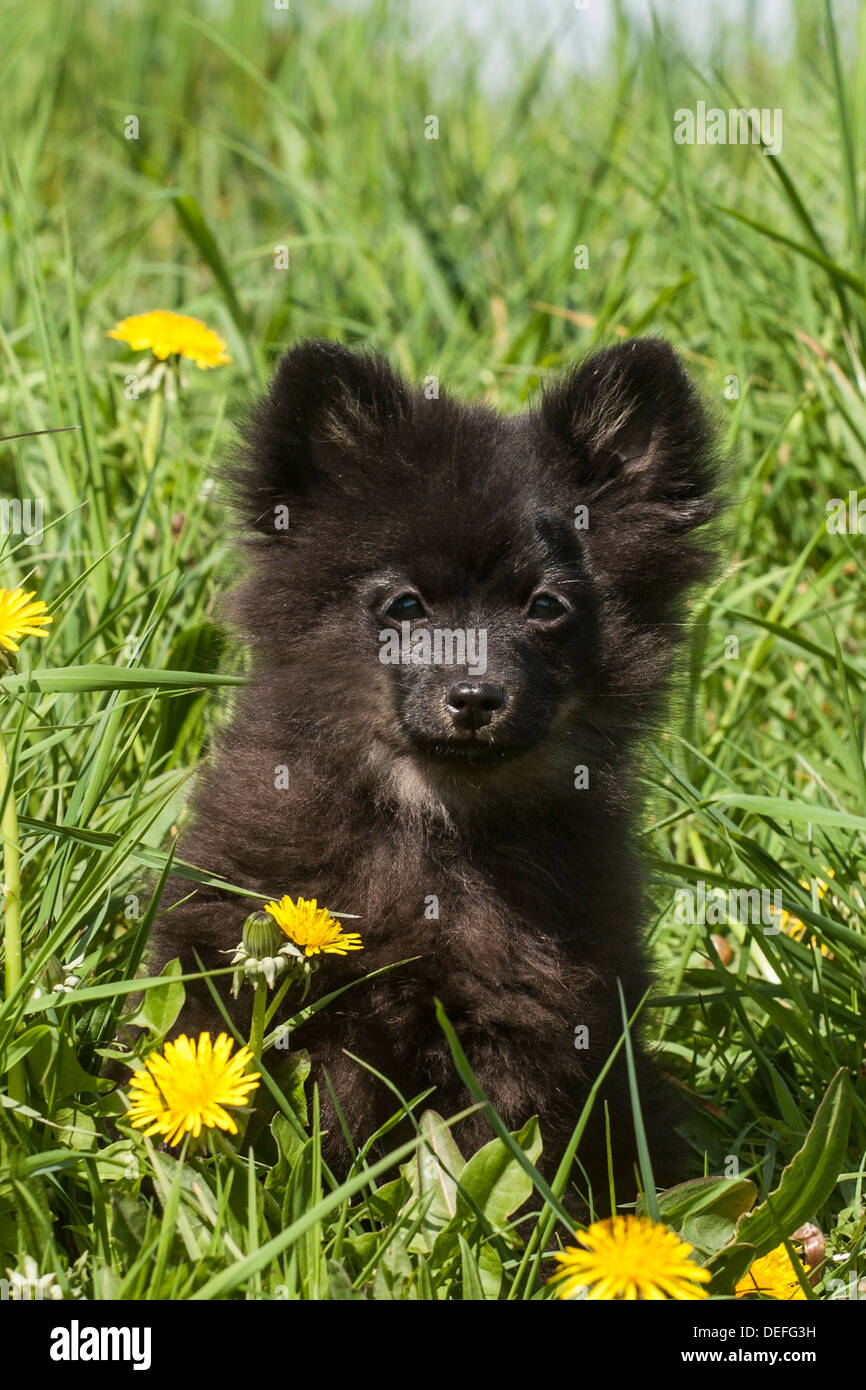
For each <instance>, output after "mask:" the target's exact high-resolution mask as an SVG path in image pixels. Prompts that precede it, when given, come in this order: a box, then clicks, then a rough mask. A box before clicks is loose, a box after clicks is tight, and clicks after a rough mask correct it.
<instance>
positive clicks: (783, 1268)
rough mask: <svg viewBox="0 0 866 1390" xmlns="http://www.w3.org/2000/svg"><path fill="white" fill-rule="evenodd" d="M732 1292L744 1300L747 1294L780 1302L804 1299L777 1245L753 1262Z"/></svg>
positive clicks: (784, 1255)
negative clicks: (760, 1295)
mask: <svg viewBox="0 0 866 1390" xmlns="http://www.w3.org/2000/svg"><path fill="white" fill-rule="evenodd" d="M734 1292H735V1293H736V1295H737V1298H745V1296H746V1295H747V1294H763V1296H764V1298H775V1299H778V1300H779V1301H780V1302H784V1301H787V1300H790V1299H796V1298H803V1299H805V1297H806V1295H805V1294H804V1292H803V1288H802V1285H801V1284H800V1281H799V1280H798V1278H797V1275H796V1273H795V1271H794V1266H793V1265H792V1264H791V1259H790V1256H789V1254H788V1252H787V1250H786V1249H785V1247H784V1245H777V1246H776V1249H775V1250H771V1251H770V1253H769V1254H768V1255H761V1257H760V1259H757V1260H753V1261H752V1263H751V1265H750V1266H749V1268H748V1270H747V1271H746V1273H745V1274H744V1275H743V1277H742V1279H740V1280H739V1281H738V1282H737V1286H736V1288H735V1290H734Z"/></svg>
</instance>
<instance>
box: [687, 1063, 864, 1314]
mask: <svg viewBox="0 0 866 1390" xmlns="http://www.w3.org/2000/svg"><path fill="white" fill-rule="evenodd" d="M851 1102H852V1094H851V1083H850V1081H849V1080H848V1074H847V1072H846V1071H845V1070H844V1068H842V1067H840V1068H839V1070H838V1071H837V1072H836V1075H835V1076H834V1077H833V1079H832V1081H831V1082H830V1085H829V1086H828V1087H827V1090H826V1091H825V1093H824V1097H823V1099H822V1101H821V1104H820V1105H819V1106H818V1109H817V1111H816V1112H815V1118H814V1120H813V1121H812V1124H811V1126H810V1128H809V1133H808V1134H807V1135H806V1138H805V1140H804V1143H803V1146H802V1148H801V1149H799V1150H798V1151H797V1153H796V1154H795V1155H794V1157H793V1158H792V1159H791V1162H790V1163H789V1164H788V1165H787V1167H785V1168H784V1169H783V1170H782V1176H781V1178H780V1179H779V1185H778V1187H777V1188H776V1190H775V1192H772V1193H770V1195H769V1196H768V1197H767V1200H766V1201H765V1202H762V1203H761V1204H760V1206H757V1207H755V1209H754V1211H749V1212H746V1213H745V1214H744V1215H743V1216H741V1217H740V1219H739V1221H738V1223H737V1227H736V1232H735V1235H734V1239H733V1241H732V1243H731V1245H730V1246H726V1247H725V1249H723V1250H721V1251H720V1252H719V1254H718V1255H717V1256H716V1258H715V1259H714V1260H712V1261H711V1262H710V1265H709V1267H710V1268H711V1269H712V1270H713V1273H714V1275H715V1276H716V1282H717V1283H718V1287H719V1290H720V1291H725V1290H726V1289H729V1287H730V1280H731V1271H732V1269H733V1267H734V1261H735V1260H738V1259H739V1256H738V1250H739V1248H740V1247H741V1246H743V1245H749V1246H752V1247H754V1250H755V1258H759V1257H760V1256H761V1255H766V1254H767V1252H768V1251H770V1250H773V1249H775V1247H776V1246H777V1245H780V1244H781V1243H782V1241H783V1239H785V1238H786V1237H787V1236H790V1235H791V1233H792V1232H793V1231H795V1230H796V1229H797V1227H798V1226H802V1224H803V1222H804V1221H809V1220H811V1219H812V1218H813V1217H814V1216H815V1215H816V1214H817V1212H818V1210H819V1209H820V1207H822V1206H823V1204H824V1202H826V1200H827V1198H828V1197H829V1196H830V1193H831V1192H832V1191H833V1189H834V1187H835V1186H836V1184H837V1182H838V1180H839V1173H840V1171H842V1168H843V1164H844V1160H845V1148H846V1144H847V1141H848V1128H849V1125H850V1122H851Z"/></svg>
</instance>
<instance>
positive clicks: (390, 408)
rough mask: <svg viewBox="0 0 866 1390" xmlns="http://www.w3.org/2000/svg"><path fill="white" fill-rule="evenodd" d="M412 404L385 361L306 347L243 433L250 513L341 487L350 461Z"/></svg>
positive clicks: (320, 342)
mask: <svg viewBox="0 0 866 1390" xmlns="http://www.w3.org/2000/svg"><path fill="white" fill-rule="evenodd" d="M411 402H412V393H411V391H410V389H409V387H408V386H407V385H406V383H405V382H404V381H403V380H402V378H401V377H399V376H398V375H397V373H396V372H395V371H394V370H393V369H392V367H391V366H390V365H389V364H388V362H386V361H385V359H384V358H382V357H379V356H377V355H376V354H374V353H371V352H352V351H351V350H350V349H349V348H345V347H343V346H342V345H341V344H340V343H332V342H328V341H326V340H325V339H315V338H314V339H308V340H307V341H305V342H302V343H299V344H298V345H297V346H296V347H294V348H292V349H291V350H290V351H289V352H287V353H286V355H285V356H284V357H283V358H282V360H281V362H280V364H279V366H278V368H277V371H276V373H275V375H274V378H273V380H272V382H271V385H270V388H269V390H268V391H267V393H266V394H265V395H264V396H263V397H262V398H261V399H260V400H259V401H258V402H257V403H256V405H255V406H254V407H253V408H252V410H251V411H250V413H249V415H248V417H247V420H246V423H245V425H244V426H243V428H242V437H243V443H244V457H243V459H242V462H241V464H240V467H239V468H238V469H237V470H236V472H237V474H239V478H238V481H239V482H240V484H241V487H242V490H243V494H244V498H243V501H244V510H245V511H246V510H247V509H248V507H249V504H250V503H252V505H253V506H254V507H257V508H260V509H262V511H263V512H266V511H267V510H268V509H269V508H271V507H272V506H273V505H274V504H275V503H278V502H279V501H281V500H286V501H290V500H297V499H299V498H303V497H305V496H306V495H308V494H309V493H310V492H311V491H313V490H314V489H315V488H316V487H317V486H319V485H320V484H321V483H322V482H323V481H324V480H326V479H329V478H330V479H331V480H332V481H335V482H337V483H339V482H340V480H341V479H342V478H343V476H344V474H345V472H346V467H347V464H349V463H350V462H351V461H352V460H353V459H354V460H356V461H357V460H361V461H362V460H363V456H364V455H365V454H367V453H369V452H370V451H371V450H374V449H375V447H376V445H377V444H381V442H382V440H383V439H384V437H385V436H386V435H387V433H388V432H389V430H393V429H394V428H395V426H396V425H397V424H398V423H399V422H400V421H401V420H402V419H403V418H404V417H405V416H406V415H407V413H408V412H409V410H410V408H411ZM257 515H258V513H257Z"/></svg>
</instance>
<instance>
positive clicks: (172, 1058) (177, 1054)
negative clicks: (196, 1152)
mask: <svg viewBox="0 0 866 1390" xmlns="http://www.w3.org/2000/svg"><path fill="white" fill-rule="evenodd" d="M232 1046H233V1044H232V1040H231V1038H230V1037H229V1036H228V1034H227V1033H220V1034H219V1036H218V1038H217V1040H216V1042H215V1043H213V1044H211V1040H210V1033H200V1034H199V1036H198V1040H195V1039H192V1038H188V1037H186V1036H185V1035H181V1037H179V1038H177V1039H176V1041H175V1042H167V1043H166V1044H165V1047H164V1048H163V1050H162V1052H152V1053H151V1054H150V1056H149V1057H147V1058H145V1062H144V1067H143V1068H142V1069H141V1071H137V1072H136V1073H135V1075H134V1076H133V1077H132V1080H131V1081H130V1083H129V1096H130V1100H131V1101H132V1105H131V1106H130V1110H129V1117H130V1123H131V1124H132V1126H133V1127H134V1128H135V1129H144V1132H145V1134H146V1135H151V1134H159V1135H160V1136H161V1137H162V1138H163V1139H166V1140H167V1141H168V1143H169V1144H172V1145H174V1144H177V1143H179V1142H180V1140H181V1139H182V1138H183V1136H184V1134H191V1135H192V1136H193V1138H194V1139H197V1138H198V1136H199V1135H200V1134H201V1131H202V1128H205V1129H213V1128H214V1127H215V1128H217V1129H225V1130H228V1132H229V1134H237V1132H238V1127H237V1125H236V1124H235V1122H234V1120H233V1119H232V1117H231V1115H230V1114H229V1112H228V1111H227V1110H226V1109H225V1106H227V1105H246V1103H247V1101H248V1099H249V1096H250V1093H251V1092H252V1091H254V1090H255V1089H256V1087H257V1086H258V1084H259V1078H260V1076H261V1072H257V1071H254V1072H246V1071H245V1069H246V1067H247V1065H248V1063H249V1062H251V1061H252V1059H253V1054H252V1053H251V1052H250V1050H249V1048H248V1047H241V1048H239V1049H238V1051H237V1052H236V1053H235V1055H234V1056H233V1057H232V1056H231V1050H232ZM145 1126H147V1128H146V1129H145Z"/></svg>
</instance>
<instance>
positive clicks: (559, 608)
mask: <svg viewBox="0 0 866 1390" xmlns="http://www.w3.org/2000/svg"><path fill="white" fill-rule="evenodd" d="M567 612H568V609H567V608H566V606H565V604H564V603H562V602H561V601H560V600H559V599H558V598H557V597H556V595H555V594H536V595H535V598H534V599H533V600H532V602H531V603H530V605H529V609H528V610H527V614H526V616H527V618H534V619H535V620H536V621H537V622H542V623H552V622H555V621H556V619H557V618H561V617H562V615H563V614H564V613H567Z"/></svg>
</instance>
